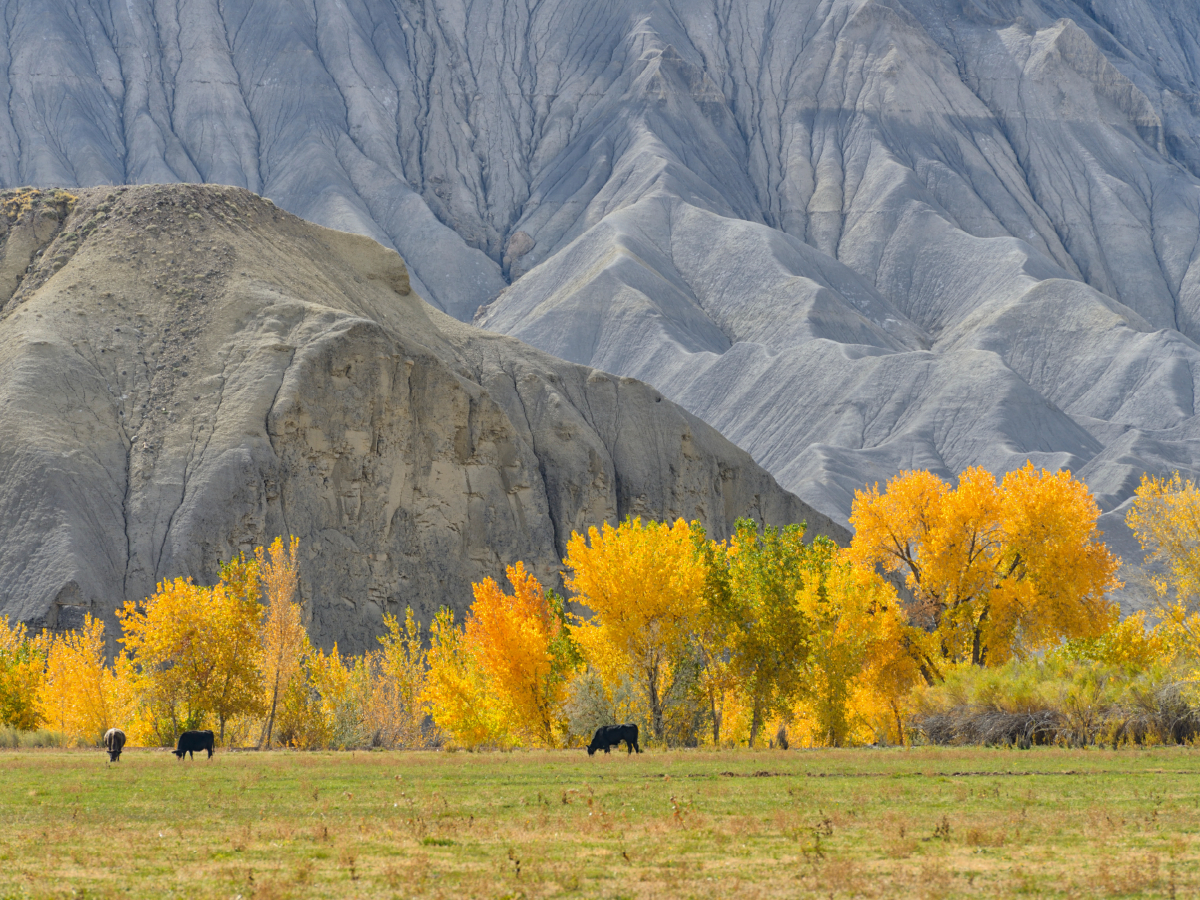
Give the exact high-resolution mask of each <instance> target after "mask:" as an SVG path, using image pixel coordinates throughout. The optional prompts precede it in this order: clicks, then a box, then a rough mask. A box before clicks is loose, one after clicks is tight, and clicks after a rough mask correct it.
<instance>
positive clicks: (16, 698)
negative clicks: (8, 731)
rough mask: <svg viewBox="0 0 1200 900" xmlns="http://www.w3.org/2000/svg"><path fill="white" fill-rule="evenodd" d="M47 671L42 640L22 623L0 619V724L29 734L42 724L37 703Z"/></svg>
mask: <svg viewBox="0 0 1200 900" xmlns="http://www.w3.org/2000/svg"><path fill="white" fill-rule="evenodd" d="M45 668H46V648H45V643H44V642H43V641H39V640H37V639H35V638H32V637H30V635H29V632H28V630H27V629H26V627H25V625H24V623H22V622H17V623H15V624H10V622H9V618H8V616H0V725H7V726H9V727H10V728H16V729H18V730H20V731H32V730H33V729H35V728H37V727H38V725H39V724H40V722H41V721H42V717H41V713H40V711H39V705H38V700H39V697H40V696H41V692H42V681H43V678H44V673H45Z"/></svg>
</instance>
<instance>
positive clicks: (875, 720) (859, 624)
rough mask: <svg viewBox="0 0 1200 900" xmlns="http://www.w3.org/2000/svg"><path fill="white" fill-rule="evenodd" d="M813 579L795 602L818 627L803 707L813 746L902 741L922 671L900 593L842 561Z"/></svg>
mask: <svg viewBox="0 0 1200 900" xmlns="http://www.w3.org/2000/svg"><path fill="white" fill-rule="evenodd" d="M812 575H813V577H809V578H807V579H806V580H805V583H804V585H803V586H802V587H801V588H800V589H799V591H798V592H797V595H796V602H797V606H798V607H799V610H800V612H801V614H802V615H803V616H804V618H805V620H806V621H807V622H808V623H810V627H811V628H812V639H811V641H810V647H809V652H808V654H807V656H806V658H805V661H804V665H803V669H802V671H803V681H804V684H803V688H802V690H801V697H802V702H801V704H800V705H801V709H802V710H803V711H804V712H805V713H807V718H808V719H809V720H810V721H809V722H808V723H807V724H808V726H809V731H810V732H811V734H812V736H813V738H814V739H815V740H814V741H813V743H817V744H822V745H826V746H831V747H841V746H844V745H846V744H847V743H851V742H853V741H854V739H855V738H856V736H861V737H863V738H868V737H878V736H879V732H881V731H882V732H884V734H885V735H886V737H887V738H888V739H889V740H894V741H896V742H899V741H902V740H903V737H904V726H903V722H902V720H901V705H902V701H903V698H904V696H905V695H906V694H907V693H908V690H909V689H910V688H911V687H912V685H913V684H914V683H915V681H916V679H917V678H918V677H919V673H918V670H917V667H916V665H915V663H914V662H913V660H912V657H911V656H910V655H909V654H908V653H907V652H905V641H906V640H908V639H909V636H908V635H907V634H906V632H907V631H908V630H909V626H908V623H907V621H906V618H905V615H904V612H903V610H902V609H901V606H900V601H899V599H898V598H897V596H896V591H895V588H893V587H892V586H891V585H890V584H888V583H887V582H886V581H884V580H883V579H882V578H880V577H879V576H878V575H877V574H876V573H874V572H872V571H870V570H868V569H864V568H862V567H860V566H855V565H853V564H851V563H850V562H849V561H848V560H846V559H844V558H830V559H828V560H823V561H822V565H821V566H820V571H819V572H813V573H812Z"/></svg>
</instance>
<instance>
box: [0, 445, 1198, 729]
mask: <svg viewBox="0 0 1200 900" xmlns="http://www.w3.org/2000/svg"><path fill="white" fill-rule="evenodd" d="M1098 518H1099V509H1098V507H1097V506H1096V503H1095V500H1094V499H1093V497H1092V496H1091V495H1090V493H1089V492H1088V491H1087V488H1086V486H1085V485H1084V484H1082V483H1081V482H1080V481H1078V480H1076V479H1075V478H1073V477H1072V476H1071V475H1070V474H1069V473H1067V472H1057V473H1052V472H1048V471H1044V470H1043V471H1039V470H1036V469H1035V468H1034V467H1033V466H1032V465H1027V466H1026V467H1025V468H1023V469H1020V470H1017V471H1014V472H1010V473H1008V474H1007V475H1005V476H1004V477H1003V478H1002V479H1001V480H999V481H997V480H996V479H995V478H994V477H993V476H992V475H990V474H989V473H988V472H986V471H984V470H982V469H969V470H967V471H966V472H964V473H963V474H962V475H961V476H960V478H959V480H958V483H957V485H956V486H953V487H952V486H951V485H949V484H947V483H946V482H945V481H943V480H941V479H940V478H938V477H936V476H935V475H933V474H931V473H928V472H921V471H916V472H906V473H902V474H901V475H899V476H897V477H895V478H893V479H892V480H891V481H889V482H888V484H887V486H886V488H885V489H884V490H882V491H881V490H880V488H879V486H878V485H875V486H873V487H870V488H868V489H865V490H863V491H860V492H858V493H857V494H856V497H855V500H854V506H853V512H852V516H851V524H852V526H853V527H854V538H853V540H852V542H851V545H850V547H848V548H845V549H843V548H839V547H837V546H836V545H835V544H834V543H833V542H831V541H829V540H828V539H825V538H821V537H817V538H815V539H813V540H812V541H811V542H807V543H806V542H805V540H804V538H805V533H804V531H805V529H804V526H803V525H795V526H788V527H785V528H773V527H760V526H759V525H757V524H756V523H754V522H753V521H750V520H746V519H743V520H739V521H738V522H737V523H736V526H735V529H734V533H733V535H731V536H730V537H729V538H728V539H727V540H713V539H711V538H710V537H709V536H708V535H707V534H706V533H705V531H704V529H703V528H702V527H701V526H700V524H699V523H696V522H691V523H688V522H685V521H683V520H682V519H681V520H678V521H676V522H674V523H667V522H653V521H650V522H643V521H642V520H640V519H636V518H633V519H627V520H626V521H625V522H622V523H620V524H619V525H616V526H613V525H610V524H608V523H605V524H603V525H602V526H601V527H600V528H591V529H589V530H588V532H587V533H586V534H578V533H576V534H573V535H572V537H571V539H570V541H569V542H568V545H567V555H566V557H565V559H564V560H563V566H564V570H563V578H564V584H565V586H566V589H567V595H566V596H565V597H563V596H559V595H558V594H556V593H555V592H554V591H552V590H547V589H545V588H544V587H543V585H542V584H540V583H539V581H538V580H537V579H536V578H535V577H534V576H533V575H532V574H531V573H530V572H529V571H528V570H527V569H526V568H525V566H524V565H523V564H522V563H520V562H518V563H517V564H516V565H514V566H511V567H509V568H508V570H507V581H508V584H507V586H502V585H500V584H499V583H497V582H496V581H494V580H493V579H490V578H489V579H485V580H484V581H483V582H481V583H478V584H475V585H473V594H474V596H473V602H472V604H471V606H470V608H469V610H468V611H467V613H466V615H465V617H463V618H462V620H461V621H459V620H457V619H456V617H455V615H454V614H453V612H452V611H451V610H449V609H448V608H443V609H442V610H441V611H440V612H439V613H438V614H437V615H436V616H435V617H434V618H433V620H432V621H431V622H430V623H429V624H428V626H427V627H426V628H422V627H421V626H420V625H419V624H418V623H417V622H416V620H415V617H414V616H413V613H412V611H411V609H410V610H409V611H408V612H407V614H406V616H405V619H404V620H403V621H400V620H398V619H396V618H395V617H393V616H385V619H384V624H385V633H384V634H383V636H382V637H381V638H380V639H379V644H380V646H379V647H378V648H377V649H375V650H372V651H369V652H367V653H364V654H362V655H359V656H345V655H343V654H341V653H339V652H338V649H337V646H336V645H335V646H334V647H333V648H332V649H331V650H329V651H328V652H326V651H323V650H321V649H320V648H317V647H314V646H313V645H312V644H311V642H310V641H309V639H308V636H307V634H306V632H305V629H304V626H303V611H302V608H301V605H300V603H299V602H298V600H297V593H298V591H297V587H298V562H297V552H298V543H297V541H296V540H295V539H294V538H293V539H291V540H289V541H288V542H286V543H285V542H284V541H283V540H282V539H277V540H276V541H275V542H274V544H272V545H271V546H270V547H269V548H260V549H258V550H257V551H256V552H255V553H254V554H251V555H248V556H247V555H244V554H242V555H239V556H237V557H235V558H234V559H232V560H231V561H230V562H228V563H226V564H225V565H224V566H223V567H222V570H221V577H220V580H219V581H218V583H217V584H216V585H212V586H199V585H195V584H193V583H192V582H190V581H188V580H185V579H179V580H175V581H170V582H163V583H162V584H160V585H159V586H158V589H157V590H156V592H155V593H154V595H153V596H151V597H149V598H147V599H146V600H145V601H144V602H142V603H136V604H135V603H127V604H126V605H125V607H124V608H123V609H122V610H120V611H119V612H118V620H119V623H120V625H121V634H120V636H119V637H118V643H119V644H120V651H119V652H118V653H117V654H116V656H115V659H114V660H113V661H112V663H111V664H110V663H108V662H107V661H106V654H105V636H104V628H103V624H102V623H101V622H99V621H98V620H95V619H92V618H90V617H89V618H88V619H87V620H86V621H85V624H84V627H83V628H82V629H81V630H79V631H76V632H72V633H68V634H65V635H56V636H51V635H31V634H29V633H28V632H27V631H26V630H25V628H24V627H23V626H21V625H19V624H15V625H14V624H10V623H9V622H8V621H7V620H6V619H0V723H3V724H7V725H9V726H12V727H15V728H19V729H33V728H38V727H42V728H47V729H52V730H55V731H58V732H61V733H62V734H64V735H66V736H68V737H69V739H71V740H72V741H75V742H78V743H94V742H96V741H98V740H99V737H100V735H102V734H103V732H104V731H105V730H106V729H107V728H109V727H112V726H114V725H119V726H121V727H123V728H124V729H125V730H126V732H127V733H128V734H129V737H130V742H131V744H134V745H138V744H140V745H163V744H169V743H171V742H172V741H173V740H174V738H175V736H176V735H177V734H179V733H180V732H181V731H183V730H186V729H191V728H199V727H213V728H214V730H216V731H217V732H218V734H219V736H220V740H221V742H222V743H226V744H237V745H242V746H246V745H253V746H260V747H271V746H275V745H287V746H293V747H300V748H316V747H353V746H391V747H429V746H439V745H443V744H450V745H453V746H459V747H465V748H475V747H502V748H506V747H518V746H536V747H562V746H572V745H578V744H579V743H580V742H584V743H585V742H586V740H587V738H588V737H589V736H590V733H591V731H592V730H593V729H594V728H595V727H596V726H597V725H599V724H607V723H611V722H619V721H634V722H638V723H639V724H640V725H641V726H642V727H643V729H644V730H645V732H646V733H647V736H648V737H649V738H650V739H651V742H652V743H654V744H658V745H660V746H661V745H676V746H731V745H737V744H740V745H746V744H749V745H750V746H761V745H763V744H766V743H773V742H776V741H780V742H782V743H784V744H785V745H786V744H787V743H788V742H789V741H790V742H792V743H796V744H799V745H811V746H843V745H848V744H855V743H876V742H879V743H899V742H902V741H905V740H907V739H909V738H910V737H911V736H912V734H913V733H914V725H913V722H914V716H916V717H919V716H920V715H922V714H923V711H924V712H926V713H927V712H929V710H930V709H932V708H935V707H936V708H937V710H938V711H939V712H938V714H939V715H942V716H943V718H944V716H945V714H946V710H947V709H948V708H950V707H953V703H952V702H951V701H950V700H947V699H946V697H949V696H950V695H951V694H953V695H954V696H959V695H962V696H966V694H965V693H964V692H967V693H969V691H968V689H967V688H966V687H963V685H964V684H966V683H967V681H969V680H970V679H971V678H974V677H975V676H972V675H971V674H970V673H972V672H985V671H1000V670H1002V669H1004V667H1008V670H1011V669H1012V667H1014V666H1017V667H1020V666H1024V665H1030V664H1035V663H1036V664H1041V663H1042V662H1044V661H1045V660H1046V659H1047V658H1050V657H1051V656H1053V657H1054V658H1059V659H1061V658H1063V654H1067V655H1068V656H1069V657H1070V658H1071V659H1072V660H1074V663H1072V664H1080V665H1107V666H1117V667H1122V666H1123V667H1124V668H1125V670H1127V671H1135V670H1138V671H1143V670H1146V669H1147V668H1148V667H1150V666H1153V665H1161V664H1164V663H1165V662H1172V663H1174V662H1178V664H1179V665H1180V666H1184V667H1185V668H1187V667H1189V666H1191V665H1192V662H1193V661H1194V660H1195V659H1196V653H1195V650H1196V649H1197V648H1198V647H1200V643H1198V642H1197V640H1196V639H1197V637H1200V628H1198V627H1197V624H1198V622H1200V616H1198V614H1197V611H1196V608H1195V603H1194V599H1195V597H1196V596H1197V591H1198V589H1200V492H1197V490H1196V488H1195V486H1194V485H1193V484H1191V483H1190V482H1186V481H1184V480H1182V479H1180V478H1179V477H1178V476H1176V477H1175V478H1173V479H1167V480H1156V479H1151V478H1147V479H1145V480H1144V481H1143V483H1142V486H1141V487H1140V488H1139V490H1138V493H1137V498H1136V501H1135V504H1134V507H1133V509H1132V511H1131V512H1130V514H1129V524H1130V526H1131V527H1132V528H1133V529H1134V530H1135V532H1136V533H1137V534H1138V536H1139V538H1141V539H1142V542H1143V546H1144V547H1145V548H1146V549H1147V552H1148V561H1149V565H1150V567H1151V572H1152V579H1153V580H1152V584H1153V586H1154V590H1155V592H1156V593H1157V594H1158V596H1159V597H1160V598H1161V607H1162V608H1161V610H1160V615H1159V616H1158V617H1157V619H1158V621H1156V622H1154V623H1152V624H1149V623H1148V622H1147V620H1146V618H1145V616H1144V615H1142V616H1135V617H1130V618H1127V619H1126V620H1125V621H1124V622H1121V621H1120V616H1119V610H1118V608H1117V606H1116V604H1115V603H1113V602H1112V601H1111V599H1109V597H1108V594H1109V593H1110V592H1111V591H1112V590H1113V589H1114V588H1115V587H1117V586H1118V585H1119V584H1120V583H1119V581H1118V580H1117V571H1118V567H1119V560H1117V559H1116V558H1115V557H1114V556H1113V555H1112V554H1111V553H1110V552H1109V550H1108V549H1107V547H1105V545H1104V544H1103V543H1102V542H1101V540H1100V537H1101V535H1100V533H1099V532H1098V530H1097V520H1098ZM1055 655H1057V656H1055ZM1187 671H1188V672H1189V673H1190V671H1191V669H1190V668H1188V669H1187ZM1072 677H1074V676H1072ZM1184 680H1187V679H1186V678H1185V679H1184ZM989 683H995V679H994V677H993V678H992V681H991V682H989ZM948 691H949V692H950V693H949V694H948V693H947V692H948ZM955 691H957V692H958V693H957V694H954V692H955ZM939 692H941V693H940V694H939ZM939 697H940V698H942V699H940V700H939V699H938V698H939ZM939 704H940V706H939Z"/></svg>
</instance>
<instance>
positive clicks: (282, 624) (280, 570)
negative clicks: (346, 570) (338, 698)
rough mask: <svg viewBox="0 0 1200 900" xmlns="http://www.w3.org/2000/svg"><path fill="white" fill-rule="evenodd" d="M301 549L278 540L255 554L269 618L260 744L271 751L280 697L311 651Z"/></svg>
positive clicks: (264, 637)
mask: <svg viewBox="0 0 1200 900" xmlns="http://www.w3.org/2000/svg"><path fill="white" fill-rule="evenodd" d="M299 547H300V539H299V538H296V537H293V538H291V540H289V541H288V543H287V545H286V546H285V545H284V543H283V538H280V537H277V538H275V540H274V541H273V542H272V544H271V546H270V549H267V550H264V549H263V548H262V547H259V548H258V549H257V550H256V551H255V560H256V562H257V564H258V577H259V578H260V579H261V580H262V584H263V588H264V591H265V593H266V595H267V614H266V620H265V622H264V623H263V626H262V676H263V686H264V689H263V693H264V695H265V697H264V699H265V704H266V706H267V721H266V723H265V724H264V726H263V734H262V738H261V739H260V744H262V745H263V746H265V747H267V748H268V749H269V748H270V746H271V732H272V730H273V729H274V727H275V713H276V711H277V710H278V708H279V698H280V695H281V693H282V692H283V691H284V690H286V689H287V687H288V684H289V683H290V682H291V680H292V679H293V678H295V677H296V676H297V674H298V673H299V672H300V664H301V661H302V659H303V658H304V655H305V654H306V653H307V652H308V649H309V643H308V633H307V632H306V631H305V630H304V619H303V613H302V611H301V609H300V604H299V603H297V602H296V592H297V590H298V589H299V585H300V565H299V561H298V560H297V558H296V552H297V550H298V549H299Z"/></svg>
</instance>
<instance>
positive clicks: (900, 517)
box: [850, 464, 1120, 681]
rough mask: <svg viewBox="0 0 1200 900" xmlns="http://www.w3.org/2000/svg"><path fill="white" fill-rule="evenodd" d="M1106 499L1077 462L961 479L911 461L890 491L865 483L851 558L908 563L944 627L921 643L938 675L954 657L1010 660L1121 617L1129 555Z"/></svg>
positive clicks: (908, 572)
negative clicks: (1109, 532) (930, 644)
mask: <svg viewBox="0 0 1200 900" xmlns="http://www.w3.org/2000/svg"><path fill="white" fill-rule="evenodd" d="M1099 515H1100V510H1099V508H1098V507H1097V506H1096V502H1095V500H1094V498H1093V497H1092V496H1091V494H1090V493H1088V490H1087V487H1086V486H1085V485H1084V484H1082V483H1081V482H1079V481H1076V480H1075V479H1074V478H1073V477H1072V476H1071V474H1070V473H1069V472H1065V471H1063V472H1049V471H1046V470H1042V471H1038V470H1036V469H1034V467H1033V465H1032V464H1027V465H1026V466H1025V467H1024V468H1022V469H1019V470H1017V471H1013V472H1009V473H1008V474H1007V475H1005V476H1004V479H1003V481H1002V482H1001V483H1000V484H997V483H996V479H995V478H994V477H993V476H992V475H991V474H990V473H989V472H987V471H986V470H984V469H980V468H973V469H967V470H966V471H965V472H963V473H962V475H961V476H960V478H959V483H958V487H956V488H954V489H951V488H950V487H949V485H947V484H945V483H944V482H942V481H941V479H939V478H938V477H937V476H936V475H933V474H932V473H929V472H905V473H902V474H901V475H899V476H897V477H896V478H893V479H892V480H891V481H889V482H888V486H887V490H886V491H885V492H884V493H880V491H879V485H878V484H876V485H875V486H874V487H872V488H871V489H869V490H865V491H859V492H857V493H856V494H855V498H854V506H853V511H852V513H851V516H850V523H851V525H852V526H853V527H854V529H855V534H854V538H853V541H852V542H851V558H852V559H853V560H854V562H856V563H857V564H859V565H863V566H867V567H872V568H873V567H875V566H876V565H878V566H881V567H882V568H883V569H884V570H885V571H891V572H902V573H903V574H904V576H905V579H906V582H907V584H908V587H909V589H910V590H911V591H912V593H913V596H914V607H913V619H914V620H915V621H916V622H918V623H920V624H922V625H923V626H924V627H925V628H926V629H927V630H928V631H930V632H931V633H932V634H933V635H934V636H935V637H936V650H935V652H933V653H926V652H922V651H920V650H919V648H914V652H916V653H917V654H918V658H919V660H920V663H921V665H922V674H923V675H924V676H925V677H926V679H927V680H930V681H933V680H936V679H940V678H941V671H942V666H943V665H944V664H945V663H952V664H953V663H958V662H971V663H973V664H975V665H986V664H999V663H1003V662H1005V661H1006V660H1008V659H1009V658H1011V657H1012V656H1013V655H1014V654H1021V653H1025V652H1030V651H1034V650H1037V649H1041V648H1045V647H1048V646H1051V645H1053V644H1054V643H1055V642H1057V641H1059V640H1061V639H1063V638H1077V637H1094V636H1097V635H1099V634H1102V633H1104V632H1105V631H1106V630H1107V629H1108V628H1109V627H1111V625H1112V624H1113V623H1114V622H1115V620H1116V615H1117V609H1116V605H1115V604H1113V603H1111V602H1110V601H1109V600H1108V599H1107V598H1106V596H1105V595H1106V594H1107V593H1108V591H1110V590H1112V589H1113V588H1115V587H1117V586H1118V585H1119V582H1118V581H1117V580H1116V571H1117V567H1118V566H1119V565H1120V562H1119V560H1118V559H1117V558H1116V557H1114V556H1113V555H1112V554H1111V553H1110V552H1109V550H1108V548H1107V547H1105V546H1104V544H1103V543H1102V542H1101V541H1100V533H1099V532H1098V531H1097V529H1096V521H1097V519H1098V518H1099Z"/></svg>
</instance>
